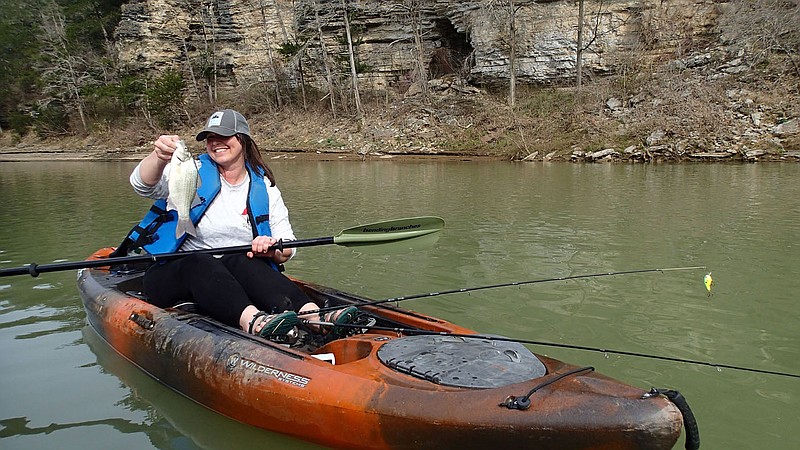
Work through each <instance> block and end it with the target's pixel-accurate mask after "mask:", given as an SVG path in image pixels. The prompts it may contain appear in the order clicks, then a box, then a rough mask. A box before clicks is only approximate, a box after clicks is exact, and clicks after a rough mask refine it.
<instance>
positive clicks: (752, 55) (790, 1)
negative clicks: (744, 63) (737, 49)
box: [720, 0, 800, 76]
mask: <svg viewBox="0 0 800 450" xmlns="http://www.w3.org/2000/svg"><path fill="white" fill-rule="evenodd" d="M720 26H721V29H722V31H723V32H724V34H725V36H724V37H725V39H726V40H727V41H729V42H731V43H735V44H738V45H740V46H742V48H744V49H745V50H746V51H747V58H748V60H749V63H750V64H751V65H753V66H755V65H757V64H759V63H762V62H768V61H769V60H770V56H772V55H781V56H782V57H781V58H780V59H781V61H780V62H782V63H783V64H784V66H785V68H788V69H789V71H792V72H794V76H800V50H799V49H800V0H734V1H731V5H730V9H729V10H728V11H727V12H726V13H725V14H724V15H723V16H722V18H721V20H720Z"/></svg>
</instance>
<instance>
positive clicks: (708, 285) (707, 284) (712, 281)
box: [703, 272, 714, 297]
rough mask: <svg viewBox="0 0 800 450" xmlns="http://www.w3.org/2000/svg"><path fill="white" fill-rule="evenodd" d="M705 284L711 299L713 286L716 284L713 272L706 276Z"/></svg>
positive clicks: (704, 278)
mask: <svg viewBox="0 0 800 450" xmlns="http://www.w3.org/2000/svg"><path fill="white" fill-rule="evenodd" d="M703 284H705V285H706V290H707V291H708V296H709V297H711V285H712V284H714V279H713V278H711V272H708V273H707V274H706V276H704V277H703Z"/></svg>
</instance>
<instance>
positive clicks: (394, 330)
mask: <svg viewBox="0 0 800 450" xmlns="http://www.w3.org/2000/svg"><path fill="white" fill-rule="evenodd" d="M303 323H307V324H309V325H319V326H329V327H333V326H336V327H343V328H355V329H358V330H374V331H389V332H392V333H397V334H413V335H419V336H452V337H459V338H465V339H485V340H489V341H501V342H515V343H518V344H530V345H541V346H545V347H558V348H567V349H571V350H588V351H593V352H600V353H603V354H613V355H622V356H635V357H638V358H647V359H657V360H661V361H670V362H678V363H684V364H695V365H700V366H708V367H714V368H717V369H732V370H740V371H744V372H752V373H760V374H765V375H777V376H782V377H789V378H800V375H798V374H794V373H789V372H779V371H773V370H763V369H754V368H751V367H742V366H735V365H731V364H722V363H713V362H708V361H699V360H693V359H685V358H676V357H673V356H661V355H650V354H647V353H637V352H628V351H624V350H611V349H607V348H600V347H589V346H585V345H573V344H559V343H557V342H546V341H535V340H530V339H515V338H508V337H503V336H493V335H486V334H464V333H450V332H446V331H429V330H421V329H418V328H396V327H382V326H376V325H358V324H335V323H333V322H322V321H313V320H303Z"/></svg>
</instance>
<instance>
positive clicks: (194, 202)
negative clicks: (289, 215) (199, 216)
mask: <svg viewBox="0 0 800 450" xmlns="http://www.w3.org/2000/svg"><path fill="white" fill-rule="evenodd" d="M201 203H203V200H202V199H201V198H200V196H199V195H197V194H194V198H193V199H192V206H190V208H194V207H195V206H197V205H199V204H201Z"/></svg>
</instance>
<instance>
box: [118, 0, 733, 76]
mask: <svg viewBox="0 0 800 450" xmlns="http://www.w3.org/2000/svg"><path fill="white" fill-rule="evenodd" d="M343 3H347V11H348V15H347V18H348V22H349V25H350V27H349V28H350V32H351V40H352V41H353V43H354V49H355V54H356V58H357V61H358V65H359V67H360V69H361V70H360V75H359V78H360V82H362V83H364V85H366V86H369V87H373V88H383V87H394V88H396V89H398V90H401V91H404V90H405V89H407V88H408V87H409V86H410V85H411V84H413V82H414V81H415V80H416V79H417V77H416V73H417V68H418V67H420V66H423V67H424V68H425V69H426V70H427V73H429V74H430V75H429V76H430V77H433V78H436V77H439V76H441V75H446V74H451V73H452V74H456V75H459V76H461V77H462V78H464V79H468V80H470V81H471V82H472V83H476V84H485V83H504V82H505V80H507V79H508V78H509V73H510V72H509V64H510V63H511V61H512V60H513V62H514V67H515V74H516V77H517V80H519V81H520V82H524V83H530V82H532V83H550V82H556V81H561V80H564V79H569V78H574V77H575V65H576V64H575V61H576V52H577V42H578V13H579V9H578V2H577V1H575V0H538V1H536V2H533V1H463V0H427V1H420V0H395V1H363V0H361V1H353V0H348V1H347V2H343V1H342V0H230V1H221V0H134V1H131V2H130V3H128V4H126V5H124V6H123V9H122V20H121V22H120V24H119V26H118V28H117V30H116V36H117V45H118V52H119V58H120V61H121V62H122V63H123V64H124V65H126V66H128V67H129V68H130V69H133V70H135V71H142V72H150V71H156V72H158V71H162V70H165V69H174V70H179V71H181V72H182V73H186V74H188V76H189V77H191V78H192V80H194V81H195V83H199V84H204V83H205V84H208V83H211V82H213V84H214V85H215V86H219V87H220V88H221V89H225V88H226V87H228V88H230V87H234V86H252V85H253V84H255V83H259V82H265V81H266V82H270V81H274V80H276V79H278V78H280V77H282V76H285V74H286V73H289V72H291V75H290V77H299V76H300V75H299V73H300V72H299V71H298V70H297V67H298V66H299V65H302V76H303V77H304V81H310V82H312V83H322V82H324V80H326V79H327V78H326V77H327V76H328V75H327V73H328V72H330V73H331V74H332V75H333V76H335V75H336V74H339V75H340V76H342V78H345V77H346V76H347V75H348V74H349V68H348V67H347V66H348V58H347V52H346V42H347V40H346V34H347V33H346V31H347V30H346V26H345V20H344V18H345V15H344V9H343V6H342V5H343ZM725 3H726V2H724V1H720V0H670V1H669V2H663V1H661V0H586V1H585V4H584V11H585V14H584V24H586V25H585V26H584V30H586V32H585V33H584V36H583V42H584V47H586V50H585V51H584V52H583V58H582V59H583V68H584V71H585V73H588V74H603V73H608V72H612V71H615V70H616V68H617V66H619V65H621V64H624V63H625V58H630V57H631V55H632V53H631V52H630V51H631V50H635V51H636V52H635V57H636V58H641V57H646V58H659V57H661V56H663V55H671V56H674V55H675V54H676V53H678V54H679V53H680V51H681V48H682V47H686V46H687V45H690V44H691V43H697V42H699V41H704V40H708V38H709V35H710V34H711V32H712V28H713V26H714V23H715V19H716V18H717V17H718V15H719V14H720V8H721V7H723V6H724V4H725ZM512 4H513V5H514V9H513V10H512V9H510V5H512ZM512 17H513V20H512ZM512 27H513V30H514V32H513V33H512V32H511V30H512ZM320 36H321V38H322V39H321V41H322V42H323V43H324V46H322V45H320ZM512 41H513V42H514V43H513V44H512V43H511V42H512ZM287 43H291V44H292V45H293V46H294V47H293V49H294V50H293V51H290V52H285V51H284V52H281V51H280V50H281V49H282V47H283V48H284V49H285V48H286V44H287ZM512 48H513V52H512ZM323 50H324V51H325V52H326V54H327V55H328V58H327V60H328V64H324V63H323V57H322V55H323ZM299 53H302V54H303V55H304V58H305V61H303V60H302V58H298V57H297V55H298V54H299ZM308 61H313V63H311V64H309V62H308ZM287 67H293V68H294V69H293V70H291V71H289V70H287Z"/></svg>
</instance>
